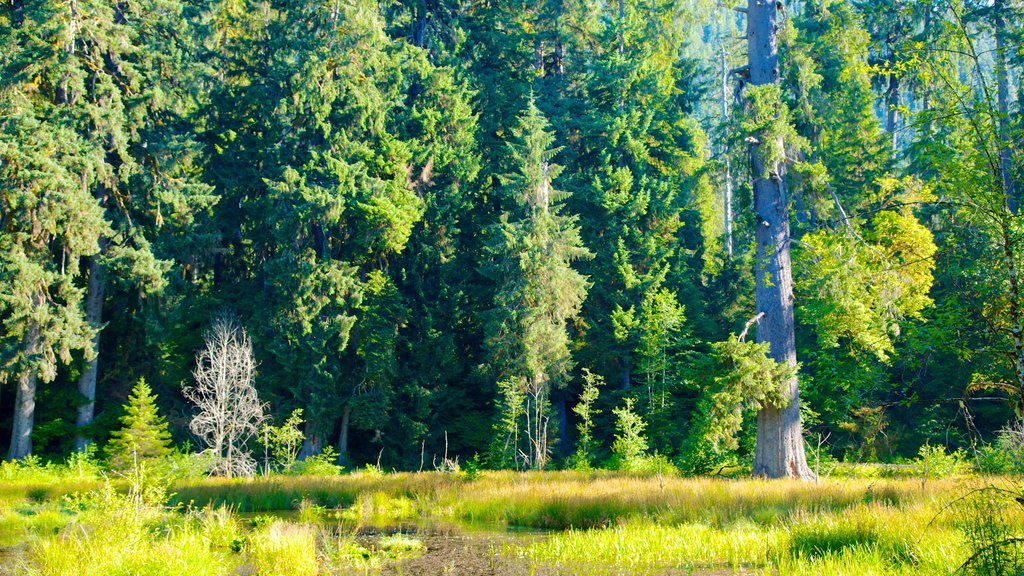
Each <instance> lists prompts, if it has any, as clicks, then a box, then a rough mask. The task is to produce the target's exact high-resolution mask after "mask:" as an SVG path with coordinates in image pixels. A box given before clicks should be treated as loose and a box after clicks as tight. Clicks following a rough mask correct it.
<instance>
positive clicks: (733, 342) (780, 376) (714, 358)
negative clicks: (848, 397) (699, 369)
mask: <svg viewBox="0 0 1024 576" xmlns="http://www.w3.org/2000/svg"><path fill="white" fill-rule="evenodd" d="M712 350H713V351H712V355H711V362H710V366H707V368H708V369H709V370H708V372H705V374H704V378H710V381H708V380H705V382H707V384H706V387H705V388H704V391H703V397H702V400H701V402H700V404H699V408H698V414H699V417H698V418H700V419H699V420H698V421H697V422H698V424H697V425H695V426H694V427H693V428H692V432H691V433H692V434H693V433H696V434H699V435H702V436H704V438H706V440H707V441H708V442H710V445H711V448H712V449H713V450H735V449H736V448H737V447H738V444H737V441H736V433H737V432H739V430H740V425H741V424H742V422H743V412H744V411H745V410H754V411H756V410H758V409H760V408H761V406H765V405H768V404H771V405H773V406H776V407H779V408H782V407H783V406H781V405H780V404H781V403H782V386H783V385H784V384H785V383H786V382H787V381H788V380H789V379H790V378H792V377H793V376H794V375H795V373H796V370H797V369H796V368H791V367H789V366H787V365H785V364H782V363H779V362H776V361H774V360H772V359H771V358H769V357H768V356H767V353H768V344H767V343H756V342H746V341H744V340H740V339H739V338H737V337H736V336H735V335H732V336H730V337H729V339H728V340H726V341H725V342H716V343H715V344H713V345H712Z"/></svg>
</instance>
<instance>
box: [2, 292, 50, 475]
mask: <svg viewBox="0 0 1024 576" xmlns="http://www.w3.org/2000/svg"><path fill="white" fill-rule="evenodd" d="M36 300H37V301H38V303H39V304H41V300H42V298H36ZM40 337H41V335H40V333H39V326H38V325H36V324H35V323H33V324H31V325H30V326H29V328H28V333H27V334H26V335H25V356H26V357H28V358H30V359H31V358H32V357H34V356H36V354H38V352H39V340H40ZM30 364H31V362H30ZM38 382H39V377H38V375H37V368H36V366H32V365H30V366H27V367H26V368H25V369H24V372H23V373H22V374H21V376H20V377H18V391H17V394H16V396H15V399H14V426H13V430H11V448H10V450H9V451H8V452H7V459H8V460H21V459H22V458H24V457H26V456H28V455H29V454H31V453H32V428H33V425H34V424H35V414H36V385H37V384H38Z"/></svg>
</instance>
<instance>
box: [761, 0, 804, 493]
mask: <svg viewBox="0 0 1024 576" xmlns="http://www.w3.org/2000/svg"><path fill="white" fill-rule="evenodd" d="M778 25H779V21H778V3H777V2H776V0H748V6H747V52H748V57H749V60H750V83H751V84H752V85H754V86H762V85H767V84H778V83H779V53H778V50H779V46H778V36H777V34H778ZM760 136H761V137H760V138H757V139H756V140H755V142H754V143H752V144H751V146H750V159H751V161H750V163H751V172H752V177H753V184H754V210H755V212H756V214H757V233H756V235H755V236H756V240H757V259H756V261H755V269H754V276H755V281H756V292H755V305H756V309H757V313H758V314H763V315H764V316H763V318H761V321H760V324H759V325H758V328H757V341H758V342H766V343H768V345H769V353H768V355H769V357H770V358H772V359H773V360H775V361H777V362H785V363H786V364H788V365H790V366H796V338H795V336H794V326H793V324H794V320H793V273H792V267H791V262H790V255H789V243H790V236H789V206H788V204H787V201H786V195H785V189H784V177H785V165H784V163H783V162H779V163H777V164H776V165H775V166H766V165H765V159H764V151H762V150H761V145H760V144H759V142H766V141H768V140H769V139H776V144H777V145H779V146H781V144H782V143H781V135H778V134H762V135H760ZM782 392H783V401H784V402H785V403H786V404H785V406H784V407H782V408H778V407H775V406H771V405H766V406H765V407H763V408H762V409H761V410H760V411H759V412H758V414H757V449H756V452H755V456H754V470H753V472H754V475H755V476H764V477H768V478H801V479H810V478H813V476H814V475H813V473H812V472H811V470H810V468H808V466H807V457H806V456H805V454H804V440H803V434H802V428H801V424H800V396H799V389H798V386H797V378H796V377H795V376H794V377H793V378H791V379H790V380H789V381H787V382H786V383H785V385H784V387H783V390H782Z"/></svg>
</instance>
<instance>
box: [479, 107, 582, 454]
mask: <svg viewBox="0 0 1024 576" xmlns="http://www.w3.org/2000/svg"><path fill="white" fill-rule="evenodd" d="M512 133H513V135H514V137H515V139H514V140H513V141H512V142H509V143H508V147H507V149H508V155H509V163H510V169H511V170H510V172H509V173H508V174H506V175H504V176H502V178H501V180H502V182H503V184H504V187H503V190H504V192H505V198H504V199H505V201H506V202H507V206H508V207H509V209H508V210H507V211H506V212H505V213H503V214H502V216H501V221H500V223H499V224H497V225H496V226H495V227H494V228H493V229H492V230H491V234H493V237H492V238H491V242H490V244H489V246H488V252H487V255H488V262H487V266H486V273H487V274H488V275H489V277H490V278H491V279H492V280H493V281H494V282H495V284H496V292H495V297H494V309H493V310H491V311H490V312H489V313H488V314H487V339H486V346H487V348H488V350H489V352H490V356H491V361H492V364H493V366H494V368H495V371H496V372H497V374H496V375H497V376H498V379H500V380H507V379H512V380H514V382H515V383H516V385H517V386H519V387H520V388H521V389H522V391H524V392H525V394H526V396H527V407H526V410H527V411H528V413H529V417H528V422H529V425H528V429H527V430H526V437H527V438H528V442H529V447H528V450H529V451H530V454H531V458H530V464H531V466H533V467H536V468H543V467H544V465H545V463H546V462H547V459H548V441H547V438H548V430H547V422H548V415H547V413H546V412H547V403H548V399H549V392H550V388H551V384H552V382H555V383H561V382H562V379H563V378H564V377H565V376H566V375H567V374H568V372H569V369H570V368H571V367H572V358H571V354H570V334H569V332H568V327H569V326H568V324H569V323H570V322H572V321H573V320H574V319H575V317H576V316H577V314H579V311H580V307H581V306H582V304H583V300H584V299H585V298H586V295H587V290H588V289H589V288H590V282H589V281H588V280H587V278H586V277H585V276H583V275H582V274H580V273H579V272H578V271H576V270H575V269H573V267H572V263H573V262H575V261H577V260H580V259H585V258H590V257H591V252H590V251H589V250H588V249H587V248H586V247H584V246H583V243H582V241H581V239H580V233H579V228H578V226H577V225H576V217H575V216H567V215H563V214H562V213H561V209H562V206H561V200H562V199H563V198H564V197H565V193H562V192H558V191H556V190H555V189H554V188H553V186H552V181H553V180H554V179H555V178H557V177H558V174H559V172H560V171H561V167H560V166H558V165H556V164H554V163H552V162H551V160H552V158H553V157H554V156H555V155H556V154H557V153H558V149H555V148H552V144H553V143H554V137H553V136H552V135H551V133H550V132H549V131H548V124H547V120H546V119H545V118H544V116H543V114H541V112H540V110H538V109H537V106H536V105H535V104H533V102H532V101H531V102H530V104H529V105H528V106H527V109H526V111H525V112H524V113H523V114H522V115H521V116H520V117H519V122H518V126H517V127H516V128H515V129H514V130H513V131H512Z"/></svg>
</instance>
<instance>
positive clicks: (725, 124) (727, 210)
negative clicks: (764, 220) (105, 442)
mask: <svg viewBox="0 0 1024 576" xmlns="http://www.w3.org/2000/svg"><path fill="white" fill-rule="evenodd" d="M728 84H729V64H728V59H727V57H726V53H725V44H724V42H723V44H722V130H723V137H722V158H723V159H724V160H725V195H724V196H725V197H724V199H723V200H724V202H723V203H724V206H723V207H722V209H723V213H724V214H723V218H724V220H725V221H724V224H725V253H726V256H728V258H729V260H732V160H731V159H730V158H729V100H728V94H729V89H728Z"/></svg>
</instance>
